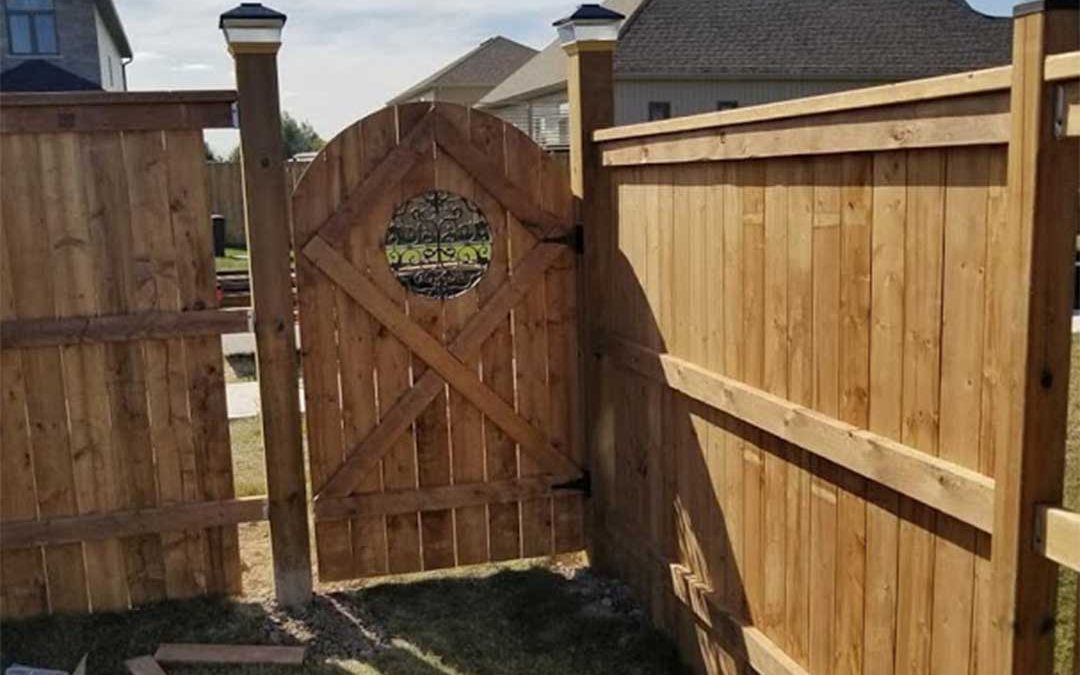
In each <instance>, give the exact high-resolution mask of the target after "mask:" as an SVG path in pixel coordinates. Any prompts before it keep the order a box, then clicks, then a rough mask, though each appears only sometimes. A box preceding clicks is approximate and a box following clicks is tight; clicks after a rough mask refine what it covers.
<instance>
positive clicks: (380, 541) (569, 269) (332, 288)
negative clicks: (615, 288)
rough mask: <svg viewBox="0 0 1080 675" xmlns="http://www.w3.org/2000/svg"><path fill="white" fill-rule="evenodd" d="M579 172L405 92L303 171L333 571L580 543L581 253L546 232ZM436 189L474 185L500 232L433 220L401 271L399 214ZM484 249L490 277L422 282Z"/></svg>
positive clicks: (317, 459)
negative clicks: (439, 287) (560, 486)
mask: <svg viewBox="0 0 1080 675" xmlns="http://www.w3.org/2000/svg"><path fill="white" fill-rule="evenodd" d="M565 174H566V172H565V169H564V168H562V167H560V166H559V165H558V164H557V163H556V162H554V161H553V160H551V159H550V158H547V157H546V156H544V154H543V153H542V152H541V151H540V149H539V147H538V146H536V145H535V144H534V143H533V142H532V141H531V140H529V139H528V137H527V136H525V135H524V134H522V133H521V132H519V131H517V130H516V129H514V128H513V127H511V126H508V125H506V124H505V123H504V122H502V121H500V120H498V119H496V118H494V117H491V116H489V115H486V114H484V113H480V112H477V111H474V110H469V109H467V108H463V107H460V106H456V105H444V104H438V105H434V106H433V105H431V104H408V105H403V106H398V107H394V108H387V109H385V110H382V111H380V112H378V113H375V114H374V115H372V116H369V117H368V118H366V119H364V120H362V121H361V122H358V123H357V124H355V125H353V126H352V127H350V128H349V129H347V130H346V131H345V132H343V133H342V134H341V135H339V136H338V137H337V138H336V139H334V140H333V141H331V143H330V144H328V145H327V147H326V148H325V149H324V150H323V152H322V153H321V154H320V156H319V157H318V158H316V160H315V161H314V162H313V164H312V166H311V167H310V169H309V170H308V171H307V172H306V173H305V174H304V176H303V178H302V179H301V180H300V182H299V183H298V185H297V187H296V190H295V192H294V196H293V217H294V222H295V224H296V245H297V249H298V251H300V252H299V253H298V256H297V257H298V260H299V262H298V268H299V286H298V293H299V300H300V325H301V337H302V339H301V343H302V345H303V367H304V375H305V390H306V396H307V421H308V424H307V429H308V431H307V433H308V434H309V441H310V447H311V452H310V457H311V473H312V480H313V483H314V488H315V489H314V491H313V492H314V493H315V515H316V521H315V528H316V546H317V551H318V555H319V572H320V577H321V578H322V579H324V580H331V579H347V578H354V577H363V576H373V575H379V574H385V573H387V572H389V573H399V572H409V571H417V570H421V569H423V570H427V569H436V568H442V567H450V566H454V565H462V564H472V563H478V562H486V561H489V560H504V559H512V558H517V557H521V556H523V555H524V556H536V555H549V554H552V553H554V552H555V551H556V550H560V551H571V550H576V549H578V548H580V547H581V546H582V544H583V542H582V540H583V531H584V528H583V508H582V504H581V496H580V495H576V494H574V493H572V492H569V491H568V492H566V493H562V492H560V493H559V495H558V498H557V499H556V498H555V491H554V490H553V486H554V485H555V484H557V483H562V482H566V481H569V480H573V479H575V478H579V477H581V475H582V474H581V471H580V469H578V468H577V467H579V466H580V465H581V464H582V454H583V453H582V448H581V441H580V423H581V420H580V419H578V417H577V415H578V412H577V407H578V404H579V401H580V395H579V394H578V391H577V390H578V387H579V385H580V383H579V379H578V378H579V375H578V373H579V353H578V352H579V350H578V340H577V334H576V326H577V317H576V307H577V301H576V297H577V286H576V256H575V255H574V253H573V251H572V250H570V249H569V248H568V247H565V246H563V245H562V244H556V243H547V242H545V241H543V240H550V239H553V238H559V237H561V236H563V235H567V234H572V227H573V216H574V201H573V199H572V197H571V195H570V191H569V188H568V180H567V177H566V175H565ZM435 190H438V191H444V192H445V193H450V195H449V196H446V195H444V196H442V197H440V196H439V194H442V193H438V194H436V195H435V197H432V198H434V199H436V202H434V203H441V202H438V201H437V200H438V199H446V198H452V196H453V195H458V196H460V197H462V198H464V199H466V200H468V202H469V203H472V204H475V205H476V207H477V209H478V211H479V213H480V215H482V216H483V219H484V220H486V222H487V226H488V231H489V232H490V234H491V240H490V242H487V240H481V243H480V244H479V248H475V246H474V248H473V249H471V250H465V249H466V248H467V246H468V245H472V244H469V242H466V243H465V244H460V243H459V241H458V240H454V243H448V241H446V240H444V239H442V238H441V237H442V235H441V234H436V235H433V236H434V237H435V238H434V239H431V240H422V241H421V240H419V239H418V242H419V246H418V247H416V249H415V251H414V250H412V249H407V248H402V247H403V246H405V245H404V244H401V243H400V242H399V241H398V240H394V243H393V245H394V246H397V247H398V248H395V249H393V252H394V254H395V255H401V254H403V252H408V253H410V254H411V253H414V252H416V253H417V255H420V253H419V251H421V250H423V251H426V252H427V253H425V255H430V256H433V257H430V258H423V259H422V260H420V262H412V263H410V264H412V265H413V267H412V268H408V269H405V271H404V272H401V270H398V272H401V273H402V274H414V275H416V276H415V277H414V278H412V280H411V281H410V280H408V279H403V280H402V281H399V278H398V277H396V276H395V274H396V272H395V270H394V269H391V265H390V263H389V261H388V259H387V254H386V251H385V248H384V246H386V245H389V244H387V242H388V240H389V238H390V237H389V235H388V231H387V228H388V227H389V225H390V224H391V221H392V220H394V219H397V220H395V222H403V223H407V224H408V226H415V225H416V224H417V223H419V222H421V221H420V220H419V219H421V218H422V217H423V214H422V211H423V209H425V208H438V207H437V206H436V207H431V206H430V205H431V204H432V203H433V202H430V201H427V202H423V204H424V206H417V205H416V203H414V202H411V200H412V199H413V198H415V197H418V196H425V197H431V195H429V194H428V193H430V192H431V191H435ZM407 202H408V203H409V206H408V207H407V208H406V207H405V204H406V203H407ZM418 214H420V215H418ZM440 218H443V219H444V220H445V219H446V216H440ZM409 219H413V220H409ZM431 222H432V223H434V222H436V221H434V220H433V221H431ZM437 222H439V223H442V222H443V220H439V221H437ZM451 224H452V225H454V227H457V228H459V229H460V228H461V227H462V225H461V223H460V222H456V223H451ZM432 227H435V226H434V225H432ZM432 231H433V232H441V230H438V229H437V228H436V230H432ZM456 231H458V230H450V229H448V230H447V231H446V232H447V233H449V234H453V232H456ZM470 241H471V240H470ZM435 244H438V246H433V245H435ZM423 246H427V247H428V248H426V249H424V248H423ZM485 247H486V248H485ZM459 255H460V256H461V257H460V258H458V256H459ZM470 255H471V256H480V258H478V259H482V258H483V256H487V257H488V258H490V262H489V263H488V266H487V269H486V271H485V272H483V274H482V276H481V277H480V278H479V280H478V281H477V280H475V279H473V278H472V277H470V279H471V280H472V282H473V283H474V285H471V286H470V285H465V286H464V287H456V286H455V287H454V288H453V292H443V293H438V292H431V294H430V295H424V294H422V293H420V292H418V290H417V289H420V290H424V289H425V288H427V287H424V286H423V285H422V284H423V280H424V279H427V280H439V279H448V278H450V277H449V276H447V275H452V274H456V273H457V271H455V270H450V271H449V272H447V271H446V268H440V267H436V266H435V264H434V263H432V261H433V260H434V261H442V260H443V259H444V258H446V259H454V260H461V261H465V262H463V263H462V264H463V265H464V264H466V263H468V262H470V261H471V260H472V258H469V257H468V256H470ZM440 264H441V263H440ZM399 267H403V268H404V267H407V265H404V266H403V265H399ZM470 269H472V268H470ZM469 273H470V274H471V273H472V272H469ZM425 275H426V276H425ZM417 280H420V281H417ZM439 283H442V282H439ZM407 284H411V285H407ZM339 383H340V387H339ZM519 523H520V525H519ZM519 528H521V529H519Z"/></svg>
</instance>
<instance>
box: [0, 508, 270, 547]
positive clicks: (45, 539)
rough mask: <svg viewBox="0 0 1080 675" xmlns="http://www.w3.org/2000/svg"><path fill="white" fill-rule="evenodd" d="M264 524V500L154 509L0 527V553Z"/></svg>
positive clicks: (5, 524) (47, 519) (2, 525)
mask: <svg viewBox="0 0 1080 675" xmlns="http://www.w3.org/2000/svg"><path fill="white" fill-rule="evenodd" d="M266 519H267V502H266V498H265V497H243V498H239V499H228V500H224V501H216V502H193V503H186V504H172V505H169V506H162V507H159V508H153V509H136V510H131V511H115V512H112V513H101V514H90V515H84V516H71V517H66V518H44V519H41V520H29V521H24V522H19V521H7V522H4V523H0V549H4V550H8V549H16V548H29V547H32V546H56V545H60V544H72V543H77V542H86V541H104V540H107V539H118V538H125V537H137V536H139V535H144V534H159V533H162V532H179V531H183V530H203V529H207V528H211V527H220V526H223V525H236V524H238V523H254V522H259V521H263V520H266Z"/></svg>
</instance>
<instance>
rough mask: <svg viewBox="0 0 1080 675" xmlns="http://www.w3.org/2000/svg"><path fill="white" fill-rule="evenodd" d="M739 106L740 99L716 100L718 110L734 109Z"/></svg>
mask: <svg viewBox="0 0 1080 675" xmlns="http://www.w3.org/2000/svg"><path fill="white" fill-rule="evenodd" d="M738 107H739V102H738V101H717V102H716V109H717V110H732V109H734V108H738Z"/></svg>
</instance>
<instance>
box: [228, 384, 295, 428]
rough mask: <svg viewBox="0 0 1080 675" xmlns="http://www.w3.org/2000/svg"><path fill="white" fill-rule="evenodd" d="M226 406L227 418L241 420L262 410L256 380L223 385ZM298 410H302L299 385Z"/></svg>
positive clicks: (256, 414) (255, 415) (256, 415)
mask: <svg viewBox="0 0 1080 675" xmlns="http://www.w3.org/2000/svg"><path fill="white" fill-rule="evenodd" d="M225 398H226V407H227V409H228V411H229V419H231V420H242V419H247V418H250V417H258V416H259V414H260V413H261V411H262V408H261V406H260V405H259V383H258V382H232V383H230V384H227V385H225ZM300 411H301V412H303V411H304V386H303V384H301V385H300Z"/></svg>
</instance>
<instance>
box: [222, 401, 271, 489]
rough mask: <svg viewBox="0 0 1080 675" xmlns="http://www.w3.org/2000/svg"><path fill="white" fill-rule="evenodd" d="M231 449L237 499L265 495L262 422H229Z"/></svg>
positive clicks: (254, 418) (258, 420) (250, 419)
mask: <svg viewBox="0 0 1080 675" xmlns="http://www.w3.org/2000/svg"><path fill="white" fill-rule="evenodd" d="M229 436H230V441H231V442H232V448H233V453H232V456H233V480H234V484H235V485H236V496H237V497H253V496H255V495H264V494H266V464H265V462H264V461H263V450H262V443H263V440H262V439H263V434H262V420H261V419H260V418H258V417H251V418H249V419H243V420H232V421H231V422H229Z"/></svg>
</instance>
